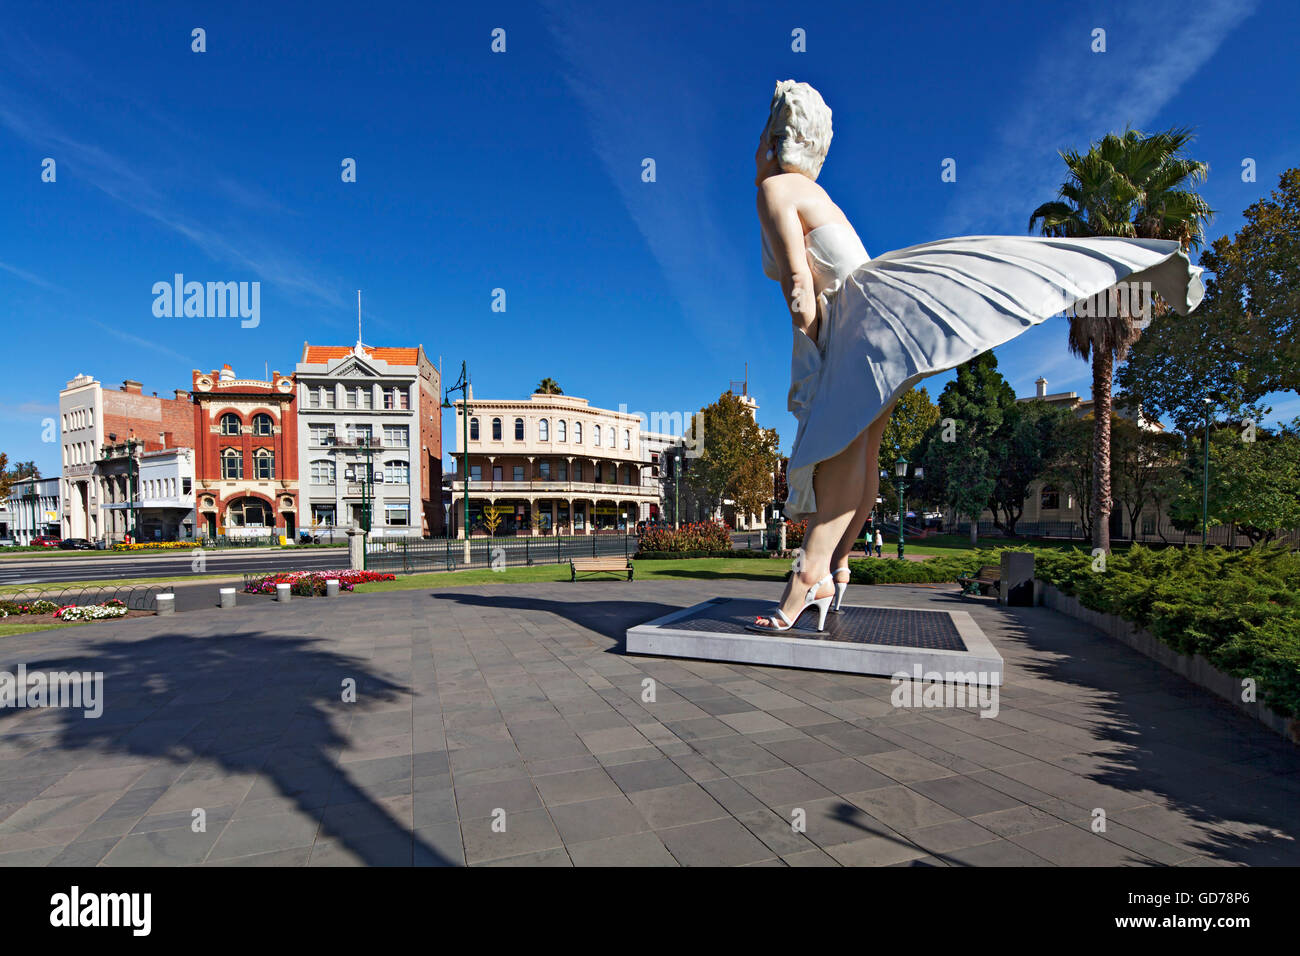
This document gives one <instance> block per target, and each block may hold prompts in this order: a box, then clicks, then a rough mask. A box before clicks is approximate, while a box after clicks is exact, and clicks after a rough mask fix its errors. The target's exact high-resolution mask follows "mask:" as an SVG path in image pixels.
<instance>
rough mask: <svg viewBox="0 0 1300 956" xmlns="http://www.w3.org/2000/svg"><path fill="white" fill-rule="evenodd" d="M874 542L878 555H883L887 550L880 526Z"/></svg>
mask: <svg viewBox="0 0 1300 956" xmlns="http://www.w3.org/2000/svg"><path fill="white" fill-rule="evenodd" d="M872 543H873V544H874V545H875V546H876V557H878V558H879V557H881V556H882V555H883V554H884V552H885V538H884V536H883V535H882V534H881V533H880V529H879V528H877V529H876V537H875V540H874V541H873V542H872Z"/></svg>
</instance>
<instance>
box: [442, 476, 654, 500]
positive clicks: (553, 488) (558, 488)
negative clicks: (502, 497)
mask: <svg viewBox="0 0 1300 956" xmlns="http://www.w3.org/2000/svg"><path fill="white" fill-rule="evenodd" d="M451 488H452V490H453V492H454V494H463V493H464V491H465V484H464V482H462V481H461V480H460V479H459V478H457V479H454V480H453V481H452V482H451ZM469 491H470V494H475V493H477V492H497V493H498V494H510V493H512V492H514V493H522V494H537V495H541V496H542V497H550V496H553V495H556V494H566V493H567V494H586V495H597V494H598V495H603V496H604V497H607V498H609V497H616V496H617V495H629V496H637V495H641V496H645V495H654V496H656V497H657V496H658V494H659V488H658V486H651V485H646V484H643V483H641V482H636V483H635V484H626V483H624V482H610V481H570V480H568V479H564V480H561V479H558V478H555V479H548V478H534V479H532V480H528V481H507V480H505V479H502V480H501V481H495V480H492V479H487V478H483V479H477V480H476V479H473V478H471V479H470V482H469Z"/></svg>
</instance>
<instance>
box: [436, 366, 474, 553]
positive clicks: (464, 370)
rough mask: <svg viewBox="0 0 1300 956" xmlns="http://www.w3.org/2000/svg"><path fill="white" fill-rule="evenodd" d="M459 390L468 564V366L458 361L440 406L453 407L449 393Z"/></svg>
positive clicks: (462, 480)
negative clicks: (456, 376)
mask: <svg viewBox="0 0 1300 956" xmlns="http://www.w3.org/2000/svg"><path fill="white" fill-rule="evenodd" d="M452 392H460V396H461V402H460V407H461V427H462V429H463V431H462V432H461V435H462V438H461V443H460V447H461V466H460V477H461V483H462V484H463V485H464V486H465V508H464V512H463V513H462V515H461V534H463V535H464V536H465V563H466V564H469V367H468V366H467V365H466V363H465V362H461V363H460V378H459V379H457V380H456V384H455V385H453V386H451V387H450V388H449V389H447V391H446V392H445V393H444V394H443V397H442V407H443V408H455V406H454V405H452V403H451V393H452Z"/></svg>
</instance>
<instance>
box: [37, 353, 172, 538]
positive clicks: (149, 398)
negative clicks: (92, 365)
mask: <svg viewBox="0 0 1300 956" xmlns="http://www.w3.org/2000/svg"><path fill="white" fill-rule="evenodd" d="M59 424H60V442H61V446H62V476H61V479H60V482H61V484H60V498H61V511H62V513H61V516H60V522H59V524H60V529H61V532H62V535H63V537H65V538H88V539H90V540H92V541H93V540H101V539H102V540H105V541H107V542H109V543H112V542H114V541H120V540H122V539H123V538H124V537H125V536H126V535H127V534H128V533H129V532H130V530H131V527H132V525H131V521H132V519H133V517H135V516H137V511H138V502H139V490H140V489H139V474H140V469H139V462H140V460H141V457H142V456H143V455H145V454H147V453H151V452H159V451H163V450H165V449H171V448H190V447H193V445H194V410H193V407H192V405H191V402H190V396H189V393H188V392H186V391H184V390H182V389H176V390H175V391H174V392H173V393H172V396H171V397H168V398H163V397H159V395H158V393H157V392H153V393H152V394H149V395H146V394H144V386H143V385H142V384H141V383H140V382H137V381H135V380H133V379H127V380H126V381H124V382H123V383H122V385H121V386H120V387H119V388H117V389H106V388H104V387H103V386H102V385H101V384H100V383H99V382H98V381H96V380H95V379H94V378H92V377H91V376H89V375H78V376H77V377H76V378H74V379H72V381H70V382H68V384H67V386H66V387H65V388H64V389H63V390H62V391H61V392H60V393H59Z"/></svg>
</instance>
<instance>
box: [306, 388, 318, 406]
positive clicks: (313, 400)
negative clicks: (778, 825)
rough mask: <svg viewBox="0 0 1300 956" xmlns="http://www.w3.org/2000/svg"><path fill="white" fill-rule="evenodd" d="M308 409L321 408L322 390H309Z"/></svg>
mask: <svg viewBox="0 0 1300 956" xmlns="http://www.w3.org/2000/svg"><path fill="white" fill-rule="evenodd" d="M307 407H308V408H320V389H319V388H309V389H307Z"/></svg>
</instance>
